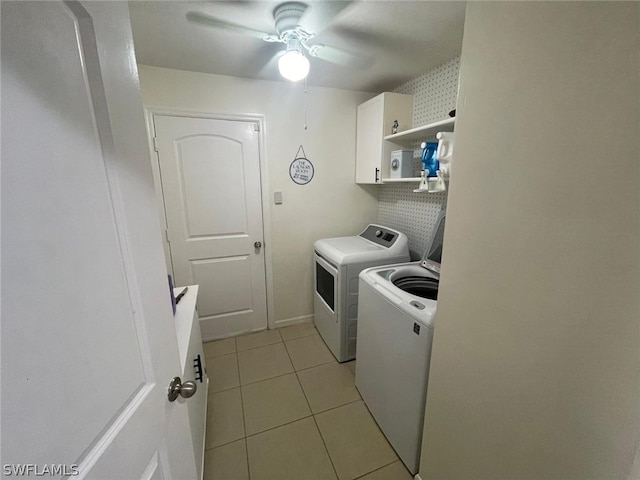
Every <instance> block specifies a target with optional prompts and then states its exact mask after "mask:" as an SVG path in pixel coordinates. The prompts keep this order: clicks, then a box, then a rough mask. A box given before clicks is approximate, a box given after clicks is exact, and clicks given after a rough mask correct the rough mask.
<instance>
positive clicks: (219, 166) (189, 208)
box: [175, 135, 247, 241]
mask: <svg viewBox="0 0 640 480" xmlns="http://www.w3.org/2000/svg"><path fill="white" fill-rule="evenodd" d="M175 148H176V150H177V151H176V152H175V155H176V157H177V158H178V159H179V167H180V172H179V175H180V177H181V180H182V182H181V183H182V185H181V187H182V188H181V191H182V195H183V204H184V210H185V223H186V225H185V226H186V230H187V231H186V236H187V238H188V240H196V241H197V240H201V239H204V238H211V237H222V236H226V237H229V236H238V235H240V236H241V235H243V234H246V232H247V203H246V201H245V195H244V194H245V191H246V186H245V174H244V164H243V162H233V161H224V160H225V159H235V158H242V144H241V143H240V142H238V141H236V140H232V139H229V138H224V137H214V136H202V135H198V136H193V137H187V138H183V139H179V140H176V141H175ZM211 152H215V155H216V158H220V159H222V160H223V161H220V162H213V161H211V160H212V159H211ZM212 206H224V208H212Z"/></svg>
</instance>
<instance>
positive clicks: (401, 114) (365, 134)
mask: <svg viewBox="0 0 640 480" xmlns="http://www.w3.org/2000/svg"><path fill="white" fill-rule="evenodd" d="M412 116H413V96H412V95H403V94H400V93H390V92H385V93H382V94H380V95H378V96H377V97H374V98H372V99H371V100H368V101H367V102H365V103H363V104H362V105H360V106H359V107H358V120H357V122H358V123H357V129H356V183H361V184H378V183H381V179H382V178H385V177H388V176H389V158H390V156H391V148H389V146H388V145H386V143H385V141H384V137H385V136H386V135H391V133H392V128H393V124H394V122H395V121H396V120H397V121H398V125H399V126H398V131H403V130H408V129H410V128H411V125H412Z"/></svg>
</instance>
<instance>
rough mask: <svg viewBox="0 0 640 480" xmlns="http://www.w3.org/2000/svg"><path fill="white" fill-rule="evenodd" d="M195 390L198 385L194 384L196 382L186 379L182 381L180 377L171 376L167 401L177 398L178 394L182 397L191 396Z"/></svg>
mask: <svg viewBox="0 0 640 480" xmlns="http://www.w3.org/2000/svg"><path fill="white" fill-rule="evenodd" d="M197 390H198V385H196V382H194V381H192V380H188V381H186V382H184V383H182V380H181V379H180V377H173V379H172V380H171V383H169V393H168V394H167V396H168V397H169V401H170V402H173V401H175V400H176V398H178V395H180V396H181V397H182V398H189V397H193V395H194V394H195V393H196V391H197Z"/></svg>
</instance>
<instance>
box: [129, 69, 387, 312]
mask: <svg viewBox="0 0 640 480" xmlns="http://www.w3.org/2000/svg"><path fill="white" fill-rule="evenodd" d="M139 71H140V84H141V90H142V98H143V102H144V103H145V105H149V106H162V107H173V108H180V109H186V110H193V111H197V112H210V113H222V114H259V115H263V116H264V118H265V124H266V131H265V132H264V139H265V147H266V148H265V154H266V162H267V165H268V171H267V172H266V174H267V178H268V188H269V197H270V198H271V200H272V201H271V205H270V206H268V208H269V211H270V225H269V226H268V227H270V230H271V249H272V261H273V286H274V297H275V302H274V303H275V317H276V318H275V319H276V322H279V323H283V322H287V321H289V320H292V319H293V320H295V319H298V318H299V317H306V316H309V315H311V314H312V313H313V297H312V293H313V292H312V291H313V276H312V273H313V262H312V252H313V242H314V241H315V240H317V239H319V238H323V237H331V236H340V235H354V234H357V233H359V231H361V230H362V229H363V227H364V226H365V225H366V224H367V223H371V222H375V221H376V219H377V214H378V211H377V209H378V202H377V200H378V199H377V195H378V191H377V190H376V187H375V186H373V187H371V186H369V187H362V186H359V185H356V184H355V180H354V172H355V127H356V107H357V105H359V104H360V103H362V102H364V101H366V100H367V99H369V98H371V97H372V96H373V94H371V93H364V92H353V91H347V90H338V89H333V88H318V87H309V88H308V94H307V98H306V104H307V109H308V110H307V125H308V129H307V130H305V129H304V123H305V95H304V86H303V85H302V84H292V83H288V82H287V83H285V82H267V81H261V80H251V79H245V78H236V77H228V76H221V75H210V74H204V73H196V72H186V71H179V70H170V69H163V68H157V67H149V66H145V65H140V66H139ZM300 144H302V145H303V146H304V150H305V152H306V154H307V157H308V158H309V159H310V160H311V162H312V163H313V165H314V168H315V176H314V178H313V180H312V181H311V183H309V184H308V185H305V186H301V185H296V184H294V183H293V182H292V181H291V179H290V178H289V165H290V163H291V161H292V160H293V159H294V158H295V155H296V152H297V151H298V147H299V146H300ZM276 191H281V192H282V194H283V198H284V203H283V204H282V205H274V204H273V192H276Z"/></svg>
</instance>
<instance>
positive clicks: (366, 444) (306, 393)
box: [204, 324, 412, 480]
mask: <svg viewBox="0 0 640 480" xmlns="http://www.w3.org/2000/svg"><path fill="white" fill-rule="evenodd" d="M204 352H205V357H206V365H207V372H208V374H209V382H210V384H209V399H208V414H207V436H206V442H205V449H206V451H205V465H204V478H205V480H248V479H250V480H289V479H290V480H354V479H359V480H411V479H412V476H411V474H410V473H409V472H408V471H407V469H406V468H405V467H404V465H403V464H402V462H401V461H400V460H399V459H398V456H397V455H396V454H395V452H394V451H393V449H392V448H391V446H390V445H389V443H388V442H387V440H386V438H385V437H384V435H383V434H382V432H381V431H380V429H379V428H378V426H377V425H376V423H375V421H374V420H373V418H372V417H371V414H370V413H369V411H368V410H367V408H366V406H365V404H364V402H363V401H362V399H361V398H360V394H359V393H358V391H357V389H356V388H355V377H354V374H355V361H354V362H348V363H344V364H340V363H338V362H336V360H335V358H334V357H333V355H331V352H330V351H329V350H328V349H327V347H326V345H325V344H324V342H323V341H322V338H321V337H320V336H319V335H318V332H317V331H316V329H315V328H314V326H313V325H312V324H301V325H294V326H291V327H286V328H281V329H278V330H267V331H264V332H258V333H252V334H249V335H243V336H240V337H236V338H228V339H224V340H218V341H215V342H208V343H205V344H204Z"/></svg>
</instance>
